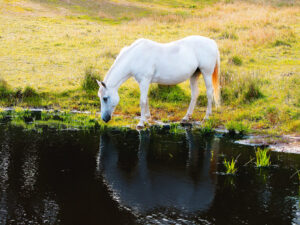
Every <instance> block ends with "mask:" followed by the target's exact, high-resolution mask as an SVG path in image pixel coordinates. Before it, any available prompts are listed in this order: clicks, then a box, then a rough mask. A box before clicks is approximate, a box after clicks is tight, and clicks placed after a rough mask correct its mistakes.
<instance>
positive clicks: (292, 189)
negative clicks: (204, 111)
mask: <svg viewBox="0 0 300 225" xmlns="http://www.w3.org/2000/svg"><path fill="white" fill-rule="evenodd" d="M239 155H240V156H239ZM238 156H239V158H238V160H237V168H238V172H237V174H236V175H234V176H233V175H224V172H225V168H224V165H223V161H224V159H227V160H231V159H232V158H236V157H238ZM254 157H255V148H254V147H251V146H244V145H240V144H236V143H234V141H233V140H232V139H229V138H226V137H223V136H222V135H212V136H203V135H202V134H200V133H197V132H192V131H191V130H189V129H186V131H185V132H184V133H182V134H170V132H168V131H164V130H160V131H155V132H154V131H141V132H140V133H139V132H137V131H131V130H130V131H126V132H125V131H118V130H110V131H108V132H100V131H94V130H90V131H83V130H75V129H73V130H63V129H60V130H57V129H54V128H50V127H47V126H43V127H42V128H41V129H38V130H31V131H29V130H24V129H23V128H20V127H16V126H12V125H9V124H5V125H4V124H3V125H0V224H26V225H27V224H62V225H77V224H78V225H94V224H95V225H96V224H97V225H99V224H104V225H109V224H116V225H122V224H130V225H132V224H222V225H224V224H230V225H233V224H239V225H240V224H256V225H257V224H272V225H275V224H285V225H287V224H300V212H299V209H300V207H299V195H300V193H299V191H300V190H299V178H298V175H297V174H295V171H296V170H297V169H299V168H300V155H296V154H286V153H276V152H272V153H271V163H272V166H271V167H270V168H264V169H263V168H260V169H259V168H257V167H256V166H255V163H254V161H255V160H254V161H251V162H249V160H250V159H251V158H254Z"/></svg>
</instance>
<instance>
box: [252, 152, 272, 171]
mask: <svg viewBox="0 0 300 225" xmlns="http://www.w3.org/2000/svg"><path fill="white" fill-rule="evenodd" d="M268 152H269V149H267V148H265V149H261V148H257V150H256V152H255V155H256V166H257V167H268V166H270V165H271V161H270V156H269V155H268V154H267V153H268Z"/></svg>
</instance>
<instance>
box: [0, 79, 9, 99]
mask: <svg viewBox="0 0 300 225" xmlns="http://www.w3.org/2000/svg"><path fill="white" fill-rule="evenodd" d="M11 94H12V91H11V90H10V88H9V86H8V84H7V82H6V81H5V80H4V79H2V78H0V98H8V97H9V96H11Z"/></svg>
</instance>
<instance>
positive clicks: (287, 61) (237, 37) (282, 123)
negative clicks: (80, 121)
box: [0, 0, 300, 135]
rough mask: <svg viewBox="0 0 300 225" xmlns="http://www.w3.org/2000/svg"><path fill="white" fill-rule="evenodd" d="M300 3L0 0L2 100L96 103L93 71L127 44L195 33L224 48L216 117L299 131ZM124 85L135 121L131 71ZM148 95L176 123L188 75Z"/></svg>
mask: <svg viewBox="0 0 300 225" xmlns="http://www.w3.org/2000/svg"><path fill="white" fill-rule="evenodd" d="M299 7H300V5H299V3H298V2H297V1H283V0H272V1H256V0H247V1H230V2H226V1H217V0H207V1H194V0H188V1H183V0H176V1H148V0H127V1H125V0H118V1H95V0H85V1H83V0H70V1H68V2H67V1H57V0H34V1H30V0H18V1H15V0H10V1H8V0H0V12H1V13H0V58H1V60H0V107H7V106H15V107H43V108H47V109H55V110H56V109H57V110H74V109H75V110H82V111H85V110H88V111H91V112H95V111H99V109H100V101H99V98H98V97H97V91H96V90H97V88H98V87H97V86H96V83H95V79H96V78H99V79H100V77H101V78H103V77H104V76H105V74H106V72H107V71H108V70H109V68H110V67H111V66H112V64H113V62H114V59H115V57H116V56H117V55H118V53H119V51H120V50H121V49H122V48H123V47H124V46H126V45H129V44H131V43H132V42H133V41H134V40H136V39H138V38H149V39H151V40H154V41H158V42H169V41H173V40H177V39H180V38H183V37H185V36H188V35H195V34H196V35H202V36H208V37H211V38H213V39H214V40H216V42H217V44H218V46H219V50H220V53H221V76H220V79H221V86H222V89H221V94H222V102H223V104H222V107H221V108H219V109H218V110H215V109H214V111H213V115H214V116H213V118H212V121H214V122H213V123H214V126H226V125H227V123H229V122H232V123H233V125H232V126H233V129H235V130H237V129H236V128H235V127H238V126H239V124H240V123H243V124H244V125H245V126H247V128H246V131H248V130H251V132H252V131H255V132H260V133H268V134H274V135H278V134H286V133H290V134H292V133H295V134H299V133H300V114H299V108H300V89H299V88H298V87H299V85H300V79H299V73H300V66H299V62H298V61H299V60H298V59H299V57H300V55H299V52H300V42H299V40H300V38H299V37H300V35H299V34H300V26H299V23H298V20H297V18H298V12H299ZM154 28H155V29H154ZM87 68H88V69H87ZM26 87H29V88H31V89H32V90H30V89H28V90H26ZM199 90H200V95H199V98H198V101H197V106H196V109H195V113H194V115H193V118H192V119H193V120H197V121H201V120H202V119H203V117H204V116H205V110H206V104H207V100H206V90H205V85H204V82H203V79H202V77H200V79H199ZM119 94H120V98H121V100H120V104H119V105H118V106H117V108H116V117H117V118H122V121H121V120H119V121H115V122H118V123H120V124H121V123H122V124H130V123H132V122H136V119H134V118H135V117H136V116H139V114H140V108H139V87H138V85H137V84H136V82H135V81H134V80H133V79H129V80H128V81H127V82H126V83H125V84H124V85H122V86H121V88H120V90H119ZM149 96H150V98H149V100H150V110H151V113H152V116H153V119H154V120H161V119H163V120H164V121H170V122H178V121H180V120H181V119H182V118H183V116H184V115H185V113H186V110H187V108H188V105H189V101H190V88H189V82H188V81H186V82H184V83H181V84H179V85H176V86H172V87H161V86H158V85H152V87H151V89H150V91H149ZM227 126H228V125H227ZM237 132H239V131H238V130H237Z"/></svg>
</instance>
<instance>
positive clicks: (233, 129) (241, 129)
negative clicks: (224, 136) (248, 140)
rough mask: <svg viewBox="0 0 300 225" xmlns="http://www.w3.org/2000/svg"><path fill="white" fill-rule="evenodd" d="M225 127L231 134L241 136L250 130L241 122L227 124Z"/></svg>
mask: <svg viewBox="0 0 300 225" xmlns="http://www.w3.org/2000/svg"><path fill="white" fill-rule="evenodd" d="M225 127H226V129H227V130H228V131H229V133H230V134H235V133H239V134H240V135H245V134H247V133H248V132H249V130H250V128H249V126H248V125H247V124H245V123H243V122H239V121H229V122H228V123H226V125H225Z"/></svg>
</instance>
